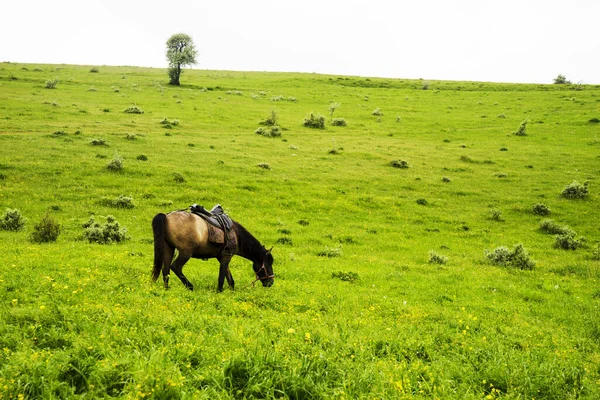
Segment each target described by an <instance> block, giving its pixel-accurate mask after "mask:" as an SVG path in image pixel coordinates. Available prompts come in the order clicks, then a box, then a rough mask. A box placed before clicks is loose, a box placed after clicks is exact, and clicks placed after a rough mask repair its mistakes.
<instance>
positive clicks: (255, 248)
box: [232, 220, 265, 255]
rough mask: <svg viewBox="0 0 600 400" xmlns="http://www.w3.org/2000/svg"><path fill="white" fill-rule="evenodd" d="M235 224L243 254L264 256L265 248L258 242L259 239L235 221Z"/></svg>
mask: <svg viewBox="0 0 600 400" xmlns="http://www.w3.org/2000/svg"><path fill="white" fill-rule="evenodd" d="M232 221H233V220H232ZM233 223H234V227H235V228H234V229H235V231H236V234H237V237H238V245H239V246H240V250H241V253H244V254H248V255H251V254H252V255H262V252H263V251H264V250H265V247H264V246H263V245H262V244H261V243H260V242H259V241H258V239H256V238H255V237H254V236H252V234H251V233H250V232H248V230H247V229H246V228H244V227H243V226H242V225H241V224H240V223H239V222H237V221H233Z"/></svg>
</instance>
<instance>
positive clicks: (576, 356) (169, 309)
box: [0, 64, 600, 398]
mask: <svg viewBox="0 0 600 400" xmlns="http://www.w3.org/2000/svg"><path fill="white" fill-rule="evenodd" d="M99 69H100V72H99V73H90V72H89V67H73V66H54V65H52V66H50V65H26V66H24V65H20V64H1V65H0V99H1V101H0V147H1V148H2V152H1V153H0V173H2V175H3V177H4V179H3V180H0V188H1V191H0V210H4V209H5V208H7V207H8V208H19V209H20V210H21V211H22V213H23V214H24V215H25V216H26V217H27V218H29V222H28V224H27V225H26V228H25V230H24V231H22V232H19V233H12V232H3V231H0V243H1V244H2V248H3V249H6V250H4V251H3V254H4V255H3V258H2V261H1V264H0V300H1V301H0V313H1V314H2V319H1V320H0V321H1V322H0V350H2V352H1V353H0V396H2V397H6V398H11V397H14V396H16V395H18V394H25V395H26V396H32V397H35V396H40V395H41V396H45V397H49V396H52V395H62V396H67V395H69V394H81V395H84V396H85V395H87V396H91V397H97V396H102V395H106V394H108V395H124V396H127V397H156V398H161V397H163V398H165V397H169V396H174V395H181V396H183V397H202V396H206V397H209V398H214V397H219V396H220V397H243V396H249V397H251V396H257V397H261V396H281V395H282V394H285V395H287V396H289V397H311V396H312V397H321V396H323V397H332V396H333V397H361V396H369V397H371V396H373V397H377V396H381V397H395V396H400V397H401V396H410V395H415V396H417V397H418V396H434V397H441V398H452V397H455V398H470V397H471V398H481V397H482V396H487V395H490V396H498V395H501V394H504V395H506V396H507V397H514V398H519V397H535V398H538V397H545V398H564V397H565V396H567V397H568V396H572V397H576V396H582V397H589V398H596V397H598V395H599V393H598V392H599V388H598V384H599V380H600V376H599V373H600V371H599V368H598V364H599V363H600V356H598V352H599V348H598V340H599V338H600V325H599V324H600V322H599V321H600V318H599V315H598V301H599V300H598V298H599V297H600V290H599V288H598V279H599V277H600V272H599V268H600V263H599V262H598V261H597V260H594V255H593V251H594V250H595V248H596V244H597V242H598V238H599V236H600V235H599V234H600V232H599V230H598V229H599V228H598V227H599V226H600V214H599V213H598V212H597V209H598V203H599V197H598V195H597V189H596V188H597V185H598V181H599V179H598V177H599V172H600V171H599V169H598V168H599V167H598V166H599V165H600V164H599V163H598V161H599V159H598V154H599V153H598V148H599V147H598V146H599V142H598V136H599V130H600V126H598V125H594V124H590V123H588V121H589V120H590V119H591V118H593V117H598V116H599V115H600V110H599V104H600V103H599V100H600V97H598V95H600V88H598V87H590V86H585V87H583V90H580V91H577V90H574V88H573V87H560V86H556V85H509V84H485V83H471V82H435V81H432V82H430V88H429V90H421V87H422V83H421V82H418V81H402V80H389V79H364V78H353V77H336V76H322V75H313V74H283V73H280V74H274V73H241V72H217V71H186V72H185V74H184V75H183V77H182V82H184V83H185V84H186V85H184V86H183V87H181V88H173V87H168V86H165V85H164V82H165V80H166V74H165V72H164V71H162V70H158V69H141V68H128V67H120V68H112V67H101V68H99ZM54 77H58V78H59V80H60V82H59V84H58V86H57V88H56V89H53V90H50V89H45V88H44V82H45V80H46V79H51V78H54ZM90 88H93V89H95V90H90ZM202 88H207V89H208V90H203V89H202ZM234 90H239V91H241V92H242V94H241V95H237V94H235V92H233V91H234ZM261 91H264V92H266V94H259V93H260V92H261ZM252 93H254V94H257V95H258V97H259V98H257V99H255V98H252V97H251V94H252ZM277 95H282V96H283V97H284V98H288V97H289V96H293V97H295V98H297V99H298V102H289V101H279V102H272V101H270V98H271V97H272V96H277ZM330 101H337V102H340V103H341V106H340V107H339V109H338V110H337V111H336V112H335V115H334V116H335V117H343V118H345V119H346V120H347V122H348V126H347V127H331V126H329V127H328V128H327V129H326V130H311V129H308V128H304V127H303V126H302V119H303V118H304V117H305V116H307V115H308V113H309V112H311V111H314V112H319V113H321V114H324V115H327V114H328V105H329V102H330ZM132 104H137V105H138V106H139V107H140V108H142V109H143V110H144V111H145V113H144V114H141V115H134V114H126V113H123V110H124V109H125V108H127V107H129V106H131V105H132ZM375 108H380V109H381V111H382V112H383V113H384V115H383V116H381V117H379V119H378V117H375V116H372V115H371V112H372V111H373V110H374V109H375ZM271 109H274V110H276V111H277V113H278V115H279V118H280V125H281V127H282V128H283V129H284V130H283V136H282V139H268V138H263V137H260V136H258V135H255V134H253V132H254V130H255V129H256V128H257V127H258V126H259V125H258V123H259V122H260V121H261V120H264V119H265V118H266V117H267V116H269V113H270V110H271ZM499 115H502V116H503V117H504V118H501V117H499ZM397 116H400V117H401V120H400V121H398V120H397ZM165 117H167V118H169V119H170V120H172V119H177V120H179V121H180V125H179V126H176V127H174V128H173V129H170V130H166V129H164V128H163V127H162V125H161V124H160V120H161V119H163V118H165ZM526 118H528V119H529V120H530V123H529V125H528V136H525V137H517V136H514V135H512V134H511V133H512V132H514V131H515V130H516V129H517V128H518V126H519V124H520V123H521V122H522V121H523V120H524V119H526ZM56 131H64V132H65V133H66V135H54V134H53V132H56ZM76 131H79V132H80V133H79V134H75V132H76ZM166 133H168V134H169V135H166ZM126 134H135V135H136V138H137V139H136V140H127V139H126ZM94 138H103V139H105V140H106V141H107V142H109V146H91V145H90V141H91V140H92V139H94ZM334 146H335V147H336V148H342V150H341V151H340V152H339V154H337V155H331V154H328V151H329V150H330V149H332V147H334ZM501 148H505V149H507V150H508V151H500V149H501ZM116 153H118V154H119V155H121V156H122V157H124V159H125V169H124V171H123V172H121V173H116V174H115V173H110V172H108V171H107V170H106V169H105V166H106V164H107V163H108V161H110V160H111V159H112V158H113V157H114V155H115V154H116ZM142 154H143V155H146V156H147V157H148V161H140V160H137V159H136V157H137V156H138V155H142ZM467 157H468V158H467ZM398 159H404V160H407V161H408V162H409V164H410V165H411V168H410V169H395V168H392V167H391V166H390V165H389V163H390V161H392V160H398ZM465 159H466V160H471V161H470V162H468V161H465ZM261 162H266V163H268V164H269V165H270V167H271V169H270V170H265V169H261V168H259V167H258V166H257V164H259V163H261ZM173 173H179V174H182V175H183V176H184V177H185V179H186V182H185V183H179V184H178V183H176V182H175V181H174V180H173V176H172V175H173ZM443 176H446V177H448V178H450V180H451V182H442V177H443ZM573 180H578V181H580V182H583V181H586V180H588V181H589V182H590V188H591V195H590V196H589V198H588V199H586V200H583V201H569V200H565V199H562V198H560V196H559V194H560V192H561V190H562V188H563V187H564V186H565V185H566V184H568V183H570V182H572V181H573ZM120 194H123V195H129V196H132V197H133V198H134V199H135V203H136V207H135V208H134V209H133V210H120V209H111V208H107V207H105V206H103V205H101V204H100V202H101V200H102V199H103V198H115V197H116V196H118V195H120ZM417 199H426V200H427V205H425V206H423V205H419V204H417V202H416V200H417ZM194 202H197V203H200V204H204V205H205V206H212V204H214V203H217V202H219V203H221V204H222V205H223V206H224V207H225V208H226V210H227V211H228V212H229V213H230V214H231V215H232V216H233V217H234V218H235V219H237V220H238V221H240V222H241V223H242V224H244V225H245V226H246V227H247V228H248V229H249V230H250V231H251V232H252V233H253V234H255V235H256V236H257V237H258V238H259V239H260V240H261V241H262V242H263V243H264V244H265V245H268V246H270V245H273V244H275V243H276V242H277V241H278V240H280V241H281V239H282V238H286V237H288V238H289V239H291V241H292V243H291V245H290V244H279V245H277V246H276V248H275V256H276V265H275V273H276V274H277V281H276V284H275V286H274V287H273V288H271V289H268V290H263V289H262V288H260V289H259V288H254V289H252V288H242V287H243V286H244V285H246V284H247V283H249V282H250V281H251V280H252V279H253V275H252V271H251V268H250V265H249V263H248V262H247V261H245V260H243V259H235V260H234V262H233V263H232V268H233V269H232V271H233V274H234V277H235V278H236V279H237V284H238V290H236V291H235V292H230V291H226V292H225V293H222V294H217V293H216V292H215V290H214V289H215V284H216V276H217V265H216V262H215V261H214V260H212V261H208V262H202V261H197V260H194V261H191V262H190V263H189V264H188V265H187V266H186V268H185V270H184V271H185V273H186V275H187V276H188V278H189V279H190V280H191V281H192V282H193V283H194V284H195V285H196V288H197V290H196V291H195V292H192V293H189V292H186V291H185V290H184V289H183V286H182V285H180V284H179V282H176V281H172V282H173V285H172V286H173V290H171V291H168V292H165V291H164V290H163V289H162V287H161V286H162V285H160V284H158V283H156V284H153V283H151V282H149V271H150V269H151V263H152V245H151V243H152V242H151V238H152V232H151V228H150V221H151V219H152V217H153V215H154V214H156V213H157V212H165V211H169V210H171V209H176V208H185V207H186V206H188V205H190V204H192V203H194ZM537 202H542V203H544V204H546V205H547V206H549V207H550V208H551V210H552V215H551V216H550V217H551V218H553V219H554V220H556V221H557V222H559V223H561V224H566V225H569V226H570V227H571V228H572V229H574V230H575V231H577V233H579V234H580V235H583V236H585V237H587V238H588V247H586V248H583V249H578V250H576V251H564V250H559V249H555V248H553V246H552V245H553V243H554V239H553V237H551V236H548V235H544V234H542V233H540V231H539V230H538V226H539V221H540V219H541V217H538V216H535V215H533V214H532V213H531V212H530V207H531V205H532V204H534V203H537ZM52 209H54V211H52V214H53V215H54V216H55V217H56V218H57V219H58V220H59V221H60V223H61V224H62V225H63V228H64V229H63V233H62V234H61V236H60V237H59V240H58V242H57V243H55V244H44V245H38V244H32V243H31V242H29V241H28V235H29V234H30V233H31V231H32V229H33V225H34V224H35V223H36V222H37V221H39V219H40V218H41V217H42V216H43V215H44V214H45V213H46V212H47V211H48V210H52ZM490 209H498V210H500V211H501V212H502V216H503V219H504V220H503V221H495V220H491V219H490V218H489V212H490ZM91 213H94V214H96V215H98V216H105V215H108V214H112V215H114V216H115V217H116V218H117V220H118V221H119V222H120V223H121V224H122V225H124V226H126V227H127V228H128V230H129V234H130V235H131V238H132V239H131V240H130V241H128V242H126V243H125V244H121V245H110V246H102V245H94V244H87V243H85V242H83V241H81V240H80V237H81V235H82V232H83V230H82V228H81V224H82V223H83V222H85V221H86V220H87V219H88V218H89V215H90V214H91ZM301 220H304V221H308V222H309V224H308V225H301V224H299V221H301ZM288 231H289V232H291V234H288V233H287V232H288ZM516 243H523V244H524V246H525V248H526V249H527V250H528V251H529V253H530V255H531V257H532V258H533V259H534V260H536V262H537V268H536V269H535V270H534V271H532V272H523V271H515V270H509V269H504V268H499V267H494V266H491V265H489V264H487V263H486V262H485V257H484V251H485V250H486V249H493V248H495V247H497V246H500V245H504V246H508V247H512V246H513V245H514V244H516ZM332 249H333V250H334V252H335V251H341V256H340V257H333V258H327V257H319V256H318V253H320V252H324V251H331V250H332ZM430 250H434V251H436V252H438V253H441V254H444V255H446V256H448V257H449V262H448V263H447V264H445V265H439V266H438V265H431V264H428V263H427V261H428V257H429V256H428V252H429V251H430ZM338 271H343V272H354V273H357V274H358V275H359V277H360V278H359V280H358V281H356V282H354V283H348V282H344V281H341V280H339V279H335V278H332V273H333V272H338Z"/></svg>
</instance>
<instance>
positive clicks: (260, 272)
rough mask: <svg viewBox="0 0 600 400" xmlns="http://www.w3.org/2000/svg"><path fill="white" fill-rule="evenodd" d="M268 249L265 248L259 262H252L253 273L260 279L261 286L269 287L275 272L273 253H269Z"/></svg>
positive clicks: (271, 284)
mask: <svg viewBox="0 0 600 400" xmlns="http://www.w3.org/2000/svg"><path fill="white" fill-rule="evenodd" d="M271 250H273V248H272V247H271V249H270V250H267V249H265V252H264V254H263V257H262V264H261V263H254V265H253V268H254V273H255V274H256V279H258V280H260V282H261V283H262V285H263V286H265V287H270V286H273V283H274V278H275V274H274V273H273V254H271Z"/></svg>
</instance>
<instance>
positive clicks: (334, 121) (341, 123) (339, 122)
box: [331, 118, 348, 126]
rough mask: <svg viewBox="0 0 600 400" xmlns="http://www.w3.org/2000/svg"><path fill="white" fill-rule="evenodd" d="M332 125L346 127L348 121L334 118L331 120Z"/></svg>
mask: <svg viewBox="0 0 600 400" xmlns="http://www.w3.org/2000/svg"><path fill="white" fill-rule="evenodd" d="M331 125H333V126H346V125H348V124H347V123H346V120H345V119H344V118H334V119H332V120H331Z"/></svg>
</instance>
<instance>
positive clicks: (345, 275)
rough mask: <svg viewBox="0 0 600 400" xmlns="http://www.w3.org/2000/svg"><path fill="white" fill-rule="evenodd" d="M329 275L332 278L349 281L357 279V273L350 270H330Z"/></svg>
mask: <svg viewBox="0 0 600 400" xmlns="http://www.w3.org/2000/svg"><path fill="white" fill-rule="evenodd" d="M331 277H332V278H337V279H339V280H342V281H345V282H350V283H352V282H354V281H357V280H358V274H357V273H356V272H352V271H349V272H342V271H339V272H332V273H331Z"/></svg>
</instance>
